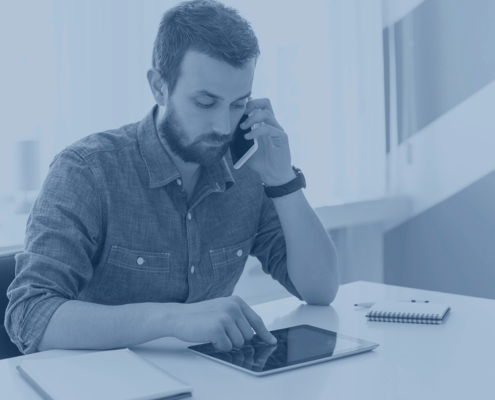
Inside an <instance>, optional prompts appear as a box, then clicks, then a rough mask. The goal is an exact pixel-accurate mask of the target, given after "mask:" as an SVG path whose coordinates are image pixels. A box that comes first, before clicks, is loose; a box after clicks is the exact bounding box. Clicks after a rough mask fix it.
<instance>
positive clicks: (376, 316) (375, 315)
mask: <svg viewBox="0 0 495 400" xmlns="http://www.w3.org/2000/svg"><path fill="white" fill-rule="evenodd" d="M366 317H368V321H379V322H405V323H413V324H441V323H442V321H443V320H442V318H441V316H440V315H439V314H424V313H423V314H417V313H404V312H381V311H371V312H369V313H368V314H366Z"/></svg>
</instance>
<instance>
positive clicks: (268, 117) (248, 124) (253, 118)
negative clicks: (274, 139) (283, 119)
mask: <svg viewBox="0 0 495 400" xmlns="http://www.w3.org/2000/svg"><path fill="white" fill-rule="evenodd" d="M256 111H258V112H254V113H253V114H252V115H250V116H249V117H248V118H246V120H245V121H244V122H243V123H242V124H241V125H240V127H241V128H242V129H248V128H251V129H255V128H256V127H257V126H258V125H265V124H267V125H271V126H274V127H275V128H277V129H280V130H281V131H283V130H284V129H283V128H282V126H281V125H280V124H279V123H278V121H277V119H276V118H275V115H273V113H272V112H271V111H269V110H256Z"/></svg>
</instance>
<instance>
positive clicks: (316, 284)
mask: <svg viewBox="0 0 495 400" xmlns="http://www.w3.org/2000/svg"><path fill="white" fill-rule="evenodd" d="M273 203H274V205H275V209H276V210H277V213H278V217H279V219H280V223H281V224H282V229H283V231H284V237H285V243H286V247H287V271H288V273H289V277H290V279H291V281H292V283H293V284H294V286H295V287H296V289H297V290H298V292H299V294H300V295H301V296H302V298H303V299H304V300H305V301H306V302H307V303H308V304H322V305H323V304H330V303H331V302H332V301H333V299H334V298H335V295H336V294H337V290H338V288H339V277H338V271H337V254H336V250H335V247H334V245H333V243H332V241H331V239H330V237H329V236H328V234H327V232H326V230H325V228H324V227H323V225H322V223H321V221H320V220H319V218H318V216H317V215H316V213H315V212H314V210H313V208H312V207H311V206H310V205H309V203H308V201H307V200H306V198H305V196H304V194H303V192H302V190H298V191H296V192H294V193H291V194H288V195H286V196H283V197H278V198H274V199H273Z"/></svg>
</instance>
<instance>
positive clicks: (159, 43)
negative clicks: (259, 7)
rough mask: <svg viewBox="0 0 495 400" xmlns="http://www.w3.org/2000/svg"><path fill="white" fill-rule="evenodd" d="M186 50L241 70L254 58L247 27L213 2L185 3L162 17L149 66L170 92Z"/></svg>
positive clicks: (251, 35) (232, 11)
mask: <svg viewBox="0 0 495 400" xmlns="http://www.w3.org/2000/svg"><path fill="white" fill-rule="evenodd" d="M188 50H193V51H198V52H201V53H204V54H206V55H208V56H210V57H211V58H214V59H216V60H219V61H224V62H226V63H228V64H229V65H231V66H233V67H234V68H238V69H243V68H244V67H245V66H246V64H247V63H248V62H249V61H250V60H252V59H254V60H255V62H256V60H257V59H258V56H259V54H260V50H259V47H258V40H257V38H256V35H255V34H254V32H253V30H252V29H251V25H250V24H249V22H247V21H246V20H245V19H244V18H242V17H241V16H240V15H239V13H238V11H237V10H235V9H233V8H231V7H227V6H225V5H224V4H222V3H219V2H218V1H214V0H192V1H185V2H182V3H180V4H178V5H177V6H175V7H173V8H171V9H169V10H167V11H166V12H165V14H164V15H163V18H162V21H161V23H160V27H159V28H158V34H157V36H156V40H155V44H154V46H153V59H152V65H153V67H154V68H156V69H157V70H158V71H159V72H160V76H161V78H162V79H163V80H164V81H165V82H166V83H167V85H168V90H169V95H171V94H172V93H173V92H174V89H175V86H176V84H177V81H178V79H179V76H180V66H181V63H182V60H183V59H184V55H185V54H186V52H187V51H188Z"/></svg>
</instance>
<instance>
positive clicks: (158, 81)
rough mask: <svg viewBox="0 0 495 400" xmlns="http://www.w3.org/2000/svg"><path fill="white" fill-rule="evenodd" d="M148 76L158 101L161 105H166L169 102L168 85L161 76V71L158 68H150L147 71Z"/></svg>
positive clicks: (152, 91)
mask: <svg viewBox="0 0 495 400" xmlns="http://www.w3.org/2000/svg"><path fill="white" fill-rule="evenodd" d="M146 77H147V78H148V83H149V85H150V89H151V93H153V97H154V98H155V101H156V103H157V104H158V105H160V106H165V105H166V104H167V102H168V86H167V84H166V83H165V82H164V81H163V79H162V78H161V76H160V73H159V72H158V70H157V69H156V68H150V69H149V70H148V72H147V73H146Z"/></svg>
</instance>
